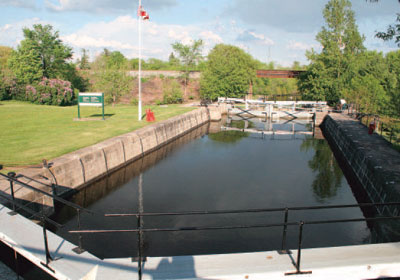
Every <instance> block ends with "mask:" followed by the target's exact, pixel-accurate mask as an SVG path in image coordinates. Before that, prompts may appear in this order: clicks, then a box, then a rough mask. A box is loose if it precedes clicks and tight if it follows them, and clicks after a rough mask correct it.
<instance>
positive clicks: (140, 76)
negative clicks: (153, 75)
mask: <svg viewBox="0 0 400 280" xmlns="http://www.w3.org/2000/svg"><path fill="white" fill-rule="evenodd" d="M141 6H142V0H139V9H140V7H141ZM139 9H138V11H139ZM138 21H139V102H138V106H139V108H138V110H139V116H138V119H139V121H141V120H142V17H141V15H138Z"/></svg>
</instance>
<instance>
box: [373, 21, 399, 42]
mask: <svg viewBox="0 0 400 280" xmlns="http://www.w3.org/2000/svg"><path fill="white" fill-rule="evenodd" d="M396 22H397V24H395V25H389V27H388V29H387V31H386V32H378V33H376V37H378V38H380V39H382V40H385V41H390V40H393V39H395V42H396V44H397V46H398V47H400V14H397V19H396Z"/></svg>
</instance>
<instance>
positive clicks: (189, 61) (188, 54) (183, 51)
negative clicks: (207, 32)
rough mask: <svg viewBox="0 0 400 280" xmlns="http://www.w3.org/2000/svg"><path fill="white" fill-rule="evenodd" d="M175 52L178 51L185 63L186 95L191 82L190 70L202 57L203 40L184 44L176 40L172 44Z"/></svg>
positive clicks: (182, 61) (183, 63)
mask: <svg viewBox="0 0 400 280" xmlns="http://www.w3.org/2000/svg"><path fill="white" fill-rule="evenodd" d="M172 48H173V50H174V52H176V53H177V55H178V57H179V59H180V62H181V64H182V65H183V67H184V68H183V73H184V74H183V76H184V79H185V96H186V91H187V84H188V82H189V75H190V72H191V71H193V69H192V68H193V67H195V66H196V65H197V63H198V62H199V61H200V60H201V59H202V53H201V52H202V48H203V40H201V39H199V40H195V41H193V43H192V44H191V45H184V44H182V43H179V42H176V43H174V44H172Z"/></svg>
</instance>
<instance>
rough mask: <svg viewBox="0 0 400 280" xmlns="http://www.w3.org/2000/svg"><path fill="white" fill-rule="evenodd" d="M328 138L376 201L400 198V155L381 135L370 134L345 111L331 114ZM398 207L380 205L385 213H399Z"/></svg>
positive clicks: (325, 126) (326, 122)
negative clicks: (344, 113)
mask: <svg viewBox="0 0 400 280" xmlns="http://www.w3.org/2000/svg"><path fill="white" fill-rule="evenodd" d="M322 128H323V131H324V135H325V137H326V138H327V139H328V141H329V142H330V143H331V144H332V145H333V146H334V148H335V149H336V150H337V151H338V152H339V153H340V156H341V157H342V158H343V159H344V160H345V161H346V163H347V165H348V167H349V168H350V169H351V171H352V173H353V174H354V175H355V176H356V178H357V180H358V182H359V183H360V184H361V185H362V188H363V189H364V190H365V193H366V194H367V196H368V198H369V199H370V201H371V202H373V203H385V202H399V201H400V154H399V153H398V152H397V151H395V150H394V149H393V148H392V147H391V146H390V144H389V143H388V142H387V141H386V140H384V139H383V138H382V137H381V136H379V135H377V134H374V135H368V132H367V131H368V130H367V128H366V127H365V126H363V125H361V124H360V123H359V122H358V121H357V120H354V119H352V118H350V117H348V116H344V115H341V114H332V115H328V116H327V117H326V118H325V120H324V122H323V124H322ZM398 208H399V207H398V206H384V207H376V210H377V211H378V213H379V214H381V215H386V216H396V215H398V214H399V210H398Z"/></svg>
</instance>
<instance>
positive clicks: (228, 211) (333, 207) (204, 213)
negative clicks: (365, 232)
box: [104, 202, 400, 217]
mask: <svg viewBox="0 0 400 280" xmlns="http://www.w3.org/2000/svg"><path fill="white" fill-rule="evenodd" d="M391 205H400V202H382V203H379V202H378V203H360V204H340V205H326V206H308V207H307V206H304V207H302V206H300V207H284V208H283V207H282V208H259V209H246V210H215V211H186V212H185V211H184V212H165V213H164V212H163V213H157V212H154V213H127V214H104V216H105V217H129V216H136V217H137V216H142V217H146V216H185V215H218V214H240V213H261V212H283V211H286V210H288V211H303V210H323V209H338V208H355V207H371V206H391Z"/></svg>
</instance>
